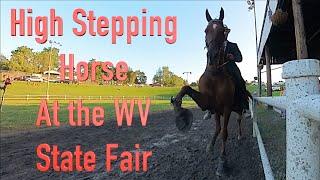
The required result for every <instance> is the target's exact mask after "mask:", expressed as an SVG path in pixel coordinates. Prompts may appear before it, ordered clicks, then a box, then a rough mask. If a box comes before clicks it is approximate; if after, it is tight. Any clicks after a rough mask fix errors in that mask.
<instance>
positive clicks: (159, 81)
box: [152, 68, 163, 84]
mask: <svg viewBox="0 0 320 180" xmlns="http://www.w3.org/2000/svg"><path fill="white" fill-rule="evenodd" d="M162 76H163V74H162V70H161V68H159V69H158V70H157V72H156V74H155V75H154V76H153V79H152V81H153V83H156V84H163V79H162Z"/></svg>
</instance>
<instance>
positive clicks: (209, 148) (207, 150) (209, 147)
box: [206, 143, 213, 155]
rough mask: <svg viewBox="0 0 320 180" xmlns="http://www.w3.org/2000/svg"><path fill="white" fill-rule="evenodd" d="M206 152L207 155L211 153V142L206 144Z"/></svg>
mask: <svg viewBox="0 0 320 180" xmlns="http://www.w3.org/2000/svg"><path fill="white" fill-rule="evenodd" d="M206 152H207V154H209V155H211V154H213V145H212V143H209V144H207V148H206Z"/></svg>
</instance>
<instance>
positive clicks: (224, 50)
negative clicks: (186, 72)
mask: <svg viewBox="0 0 320 180" xmlns="http://www.w3.org/2000/svg"><path fill="white" fill-rule="evenodd" d="M209 44H211V42H210V43H209ZM226 47H227V42H226V41H225V43H223V47H221V48H220V51H219V52H221V49H222V48H223V56H222V61H224V59H225V53H226ZM209 58H210V57H209ZM210 60H211V59H210ZM210 60H209V62H210ZM229 62H230V61H226V62H224V63H222V64H220V65H218V66H217V70H218V69H220V68H222V67H224V66H225V65H227V64H228V63H229Z"/></svg>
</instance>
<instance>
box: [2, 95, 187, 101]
mask: <svg viewBox="0 0 320 180" xmlns="http://www.w3.org/2000/svg"><path fill="white" fill-rule="evenodd" d="M147 98H150V99H151V100H170V98H171V97H169V96H95V95H93V96H70V95H49V96H47V95H11V96H5V97H4V99H5V100H6V101H7V100H26V101H28V100H41V99H49V100H79V99H81V100H114V99H147ZM184 100H191V98H190V97H188V96H186V97H184Z"/></svg>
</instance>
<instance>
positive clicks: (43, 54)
mask: <svg viewBox="0 0 320 180" xmlns="http://www.w3.org/2000/svg"><path fill="white" fill-rule="evenodd" d="M50 56H51V59H50ZM58 57H59V49H57V48H52V49H51V48H50V47H48V48H44V49H43V50H42V51H40V52H35V51H33V49H32V48H29V47H27V46H20V47H18V48H17V49H15V50H13V51H11V57H10V59H7V58H6V57H5V56H4V55H2V54H0V70H10V71H20V72H25V73H26V74H33V73H39V74H42V73H43V72H45V71H47V70H48V67H49V63H51V64H50V67H51V69H56V70H57V69H58V68H59V60H58ZM94 61H96V59H94V58H92V59H91V60H89V63H88V65H89V68H88V69H89V70H91V68H90V66H91V65H92V63H93V62H94ZM112 69H114V68H113V67H112ZM102 73H104V72H103V71H102V69H101V67H98V69H97V70H96V75H97V76H96V77H99V78H98V79H97V82H98V83H99V84H103V83H104V82H103V80H102V78H101V75H102ZM89 74H91V73H89ZM127 77H128V78H127V79H126V80H125V81H122V82H117V80H116V79H114V80H113V81H111V82H109V83H120V84H131V85H133V84H146V83H147V76H146V75H145V73H144V72H143V71H141V70H133V69H132V68H130V67H129V70H128V72H127ZM152 82H153V84H154V85H161V86H168V87H171V86H183V85H185V84H186V81H185V80H184V79H183V78H181V77H179V76H178V75H176V74H174V73H173V72H172V71H170V70H169V67H168V66H163V67H161V68H159V69H158V70H157V71H156V73H155V75H154V76H153V79H152Z"/></svg>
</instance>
